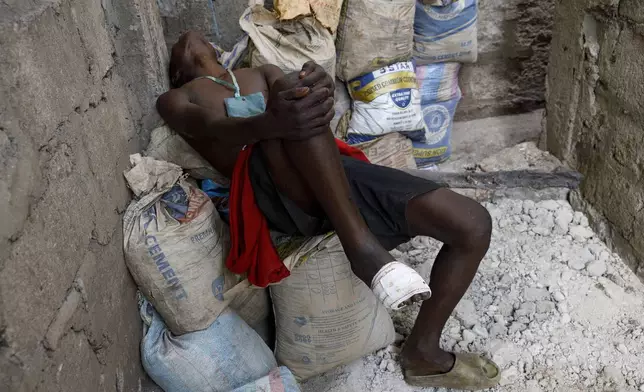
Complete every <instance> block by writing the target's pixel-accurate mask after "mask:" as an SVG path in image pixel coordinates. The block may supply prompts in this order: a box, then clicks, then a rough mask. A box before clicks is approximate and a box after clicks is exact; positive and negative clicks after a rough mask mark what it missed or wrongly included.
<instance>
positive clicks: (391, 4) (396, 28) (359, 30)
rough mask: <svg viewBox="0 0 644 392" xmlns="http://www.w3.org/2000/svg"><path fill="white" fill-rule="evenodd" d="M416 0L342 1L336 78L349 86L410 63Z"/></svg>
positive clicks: (337, 44) (337, 42)
mask: <svg viewBox="0 0 644 392" xmlns="http://www.w3.org/2000/svg"><path fill="white" fill-rule="evenodd" d="M415 5H416V1H415V0H345V2H344V6H343V7H342V15H341V17H340V26H339V27H338V32H337V40H336V49H337V76H338V77H339V78H340V79H342V80H344V81H345V82H348V81H349V80H351V79H353V78H356V77H358V76H361V75H364V74H366V73H369V72H373V71H375V70H377V69H378V68H382V67H384V66H387V65H390V64H394V63H398V62H401V61H407V60H409V59H411V56H412V51H413V39H414V8H415Z"/></svg>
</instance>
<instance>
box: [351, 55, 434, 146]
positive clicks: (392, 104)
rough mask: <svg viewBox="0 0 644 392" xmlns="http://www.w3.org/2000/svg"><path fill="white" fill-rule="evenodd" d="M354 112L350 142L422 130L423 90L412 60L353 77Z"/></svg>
mask: <svg viewBox="0 0 644 392" xmlns="http://www.w3.org/2000/svg"><path fill="white" fill-rule="evenodd" d="M348 86H349V94H351V97H352V98H353V111H352V113H351V122H350V123H349V131H348V140H349V143H351V144H357V143H360V142H364V141H368V140H372V139H375V138H377V137H379V136H384V135H386V134H388V133H391V132H401V133H403V134H409V133H414V132H416V133H418V132H420V133H422V130H423V129H424V128H425V124H424V123H423V116H422V113H421V110H420V93H419V91H418V82H417V81H416V74H415V72H414V66H413V64H412V63H411V62H403V63H396V64H392V65H389V66H387V67H385V68H381V69H379V70H377V71H374V72H370V73H368V74H366V75H362V76H360V77H358V78H355V79H353V80H351V81H350V82H349V84H348Z"/></svg>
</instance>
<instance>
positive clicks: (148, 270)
mask: <svg viewBox="0 0 644 392" xmlns="http://www.w3.org/2000/svg"><path fill="white" fill-rule="evenodd" d="M131 160H132V164H133V165H134V167H133V168H132V169H131V170H130V171H128V172H127V173H125V176H126V179H127V180H128V184H129V186H130V187H131V188H132V189H133V190H135V189H136V191H135V193H136V194H138V195H142V197H141V198H140V199H138V200H134V201H132V202H131V203H130V205H129V206H128V208H127V211H126V212H125V215H124V217H123V248H124V251H125V261H126V263H127V266H128V268H129V270H130V273H131V274H132V276H133V277H134V280H135V281H136V283H137V285H138V286H139V289H140V290H141V292H142V293H143V294H144V295H145V296H146V297H147V298H149V299H150V301H151V302H152V304H153V305H154V307H155V309H156V310H157V311H158V312H159V313H160V314H161V315H162V317H163V319H164V320H165V322H166V324H167V325H168V327H169V328H170V330H171V331H172V332H173V333H175V334H177V335H180V334H184V333H186V332H191V331H197V330H202V329H205V328H208V326H209V325H211V324H212V322H213V321H214V320H215V319H216V318H217V316H219V314H220V313H221V312H222V311H223V310H224V309H225V308H226V307H227V306H228V304H229V302H230V301H231V300H232V299H234V298H235V296H236V295H237V294H238V293H239V292H242V291H243V290H244V289H246V288H248V287H249V283H248V280H244V281H243V282H242V281H241V278H240V277H239V276H237V275H235V274H233V273H231V272H230V271H228V269H227V268H226V267H225V265H224V262H225V259H226V256H227V253H228V250H229V230H228V226H227V225H226V224H225V223H224V222H223V221H222V220H221V218H220V217H219V214H218V213H217V212H216V211H215V208H214V206H213V204H212V202H211V201H210V199H209V198H208V196H207V195H206V194H205V193H203V192H202V191H201V190H200V189H198V188H197V187H195V186H194V185H192V184H191V183H190V182H188V181H186V180H184V179H182V178H178V179H177V178H175V182H170V181H165V182H163V183H160V182H159V181H157V180H156V179H157V178H159V177H160V176H161V177H164V178H165V177H167V173H168V170H167V168H171V169H172V170H173V172H176V168H177V167H176V166H175V165H172V164H170V163H168V162H161V161H157V160H154V159H152V158H149V157H146V158H141V157H140V155H138V154H135V155H133V156H132V157H131ZM141 173H145V174H147V178H145V176H142V175H141ZM178 173H179V175H180V174H181V171H180V169H179V170H178ZM175 177H178V176H176V175H175ZM142 184H145V186H146V187H145V188H144V187H142V186H141V185H142Z"/></svg>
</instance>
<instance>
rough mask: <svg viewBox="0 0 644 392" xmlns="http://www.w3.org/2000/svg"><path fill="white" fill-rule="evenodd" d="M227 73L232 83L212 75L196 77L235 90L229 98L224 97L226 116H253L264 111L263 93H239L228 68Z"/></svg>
mask: <svg viewBox="0 0 644 392" xmlns="http://www.w3.org/2000/svg"><path fill="white" fill-rule="evenodd" d="M228 74H229V75H230V77H231V79H232V80H233V82H232V83H228V82H227V81H225V80H221V79H217V78H215V77H214V76H202V77H200V78H197V79H208V80H212V81H213V82H215V83H217V84H219V85H221V86H224V87H227V88H229V89H231V90H233V91H234V92H235V96H234V97H231V98H226V99H224V105H225V106H226V114H228V117H242V118H245V117H253V116H257V115H258V114H262V113H264V112H265V111H266V102H265V101H264V94H262V93H252V94H250V95H243V96H242V95H241V94H240V92H239V84H238V83H237V78H235V74H233V73H232V72H231V71H230V70H228Z"/></svg>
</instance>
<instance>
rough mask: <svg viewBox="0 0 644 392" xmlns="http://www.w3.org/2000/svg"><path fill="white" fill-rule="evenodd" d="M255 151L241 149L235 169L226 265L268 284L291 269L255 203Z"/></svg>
mask: <svg viewBox="0 0 644 392" xmlns="http://www.w3.org/2000/svg"><path fill="white" fill-rule="evenodd" d="M336 144H337V146H338V150H340V154H342V155H346V156H350V157H352V158H355V159H359V160H362V161H365V162H369V160H368V159H367V157H366V156H365V155H364V154H363V153H362V151H360V150H358V149H357V148H355V147H351V146H349V145H348V144H346V143H344V142H342V141H340V140H337V139H336ZM252 151H253V146H248V147H247V148H246V149H244V150H242V151H241V152H240V153H239V156H238V157H237V162H236V163H235V168H234V170H233V178H232V183H231V184H230V200H229V211H230V245H231V246H230V253H229V254H228V258H227V259H226V267H228V269H229V270H230V271H232V272H234V273H236V274H247V275H248V281H249V282H250V283H251V284H253V285H255V286H259V287H266V286H268V285H269V284H271V283H277V282H279V281H281V280H282V279H284V278H286V277H287V276H289V275H290V274H291V273H290V271H289V270H288V269H287V268H286V266H284V263H282V260H280V258H279V256H278V254H277V250H276V249H275V246H274V245H273V241H272V240H271V236H270V233H269V230H268V223H267V222H266V218H265V217H264V215H263V214H262V212H261V211H260V209H259V207H258V206H257V203H255V193H254V192H253V187H252V185H251V183H250V177H249V175H248V159H249V158H250V155H251V152H252Z"/></svg>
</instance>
